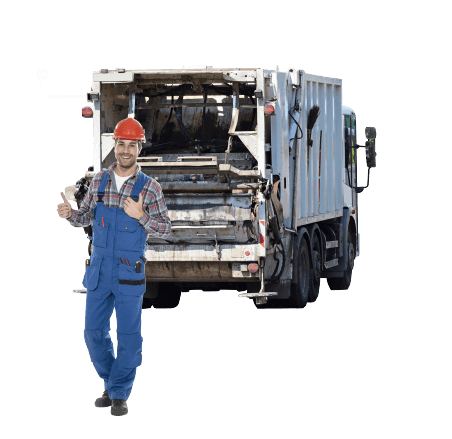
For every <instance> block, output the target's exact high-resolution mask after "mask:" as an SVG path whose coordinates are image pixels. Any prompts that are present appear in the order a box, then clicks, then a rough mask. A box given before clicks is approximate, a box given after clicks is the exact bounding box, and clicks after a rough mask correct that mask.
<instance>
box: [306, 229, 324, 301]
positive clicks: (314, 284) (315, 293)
mask: <svg viewBox="0 0 452 439" xmlns="http://www.w3.org/2000/svg"><path fill="white" fill-rule="evenodd" d="M311 248H312V269H311V282H310V286H309V295H308V302H315V301H316V300H317V297H319V291H320V272H321V270H322V254H321V249H320V242H319V238H318V236H317V235H316V233H314V234H313V235H312V246H311Z"/></svg>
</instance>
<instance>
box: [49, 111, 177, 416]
mask: <svg viewBox="0 0 452 439" xmlns="http://www.w3.org/2000/svg"><path fill="white" fill-rule="evenodd" d="M113 138H114V139H115V156H116V160H117V162H115V163H113V164H112V165H111V166H110V167H109V168H108V169H107V170H104V171H101V172H99V173H97V174H96V175H95V176H94V178H93V181H92V182H91V184H90V186H89V189H88V191H87V193H86V195H85V197H84V199H83V201H82V203H81V205H80V209H79V210H72V209H71V205H70V203H69V201H68V200H67V199H66V197H65V196H64V194H63V193H61V195H62V197H63V200H64V203H61V204H59V205H58V213H59V216H60V217H61V218H66V219H67V220H68V221H69V223H70V224H71V225H72V226H75V227H86V226H88V225H89V224H92V225H93V241H92V244H93V251H92V254H91V258H90V259H89V260H87V261H86V272H85V277H84V279H83V285H84V286H85V288H86V289H87V296H86V314H85V342H86V345H87V347H88V351H89V355H90V357H91V361H92V362H93V364H94V367H95V369H96V371H97V373H98V374H99V376H100V377H101V378H102V379H103V380H104V388H105V391H104V393H103V395H102V397H101V398H98V399H97V400H96V402H95V406H96V407H109V406H111V414H112V415H115V416H121V415H125V414H126V413H127V412H128V408H127V402H126V401H127V399H128V397H129V395H130V392H131V390H132V385H133V381H134V379H135V374H136V368H137V366H139V365H140V364H141V349H142V341H143V338H142V337H141V306H142V300H143V294H144V292H145V290H146V278H145V270H144V268H145V262H146V259H145V244H146V238H147V237H151V236H156V237H159V238H166V237H167V236H168V235H169V234H170V232H171V223H170V219H169V216H168V210H167V207H166V204H165V199H164V197H163V193H162V189H161V187H160V185H159V184H158V183H157V182H156V181H155V180H154V179H153V178H151V177H148V176H147V175H145V174H144V173H142V172H141V171H140V166H139V165H138V164H137V157H138V155H139V154H140V151H141V147H142V146H141V141H142V140H144V130H143V127H142V126H141V124H140V123H139V122H138V121H136V120H134V119H132V118H128V119H125V120H122V121H120V122H119V123H118V124H117V125H116V128H115V132H114V136H113ZM113 307H114V308H115V309H116V319H117V335H118V348H117V357H116V358H115V357H114V353H113V344H112V342H111V339H110V334H109V331H110V317H111V315H112V313H113Z"/></svg>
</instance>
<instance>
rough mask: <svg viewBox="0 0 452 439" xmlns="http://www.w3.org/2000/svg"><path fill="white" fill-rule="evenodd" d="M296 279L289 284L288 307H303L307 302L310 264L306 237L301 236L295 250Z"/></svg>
mask: <svg viewBox="0 0 452 439" xmlns="http://www.w3.org/2000/svg"><path fill="white" fill-rule="evenodd" d="M296 263H297V266H298V270H297V273H298V279H297V283H296V284H292V285H291V292H290V297H289V298H288V299H287V304H288V308H304V307H305V306H306V304H307V303H308V297H309V286H310V283H311V266H310V263H309V250H308V243H307V242H306V239H304V238H302V240H301V242H300V247H299V248H298V252H297V261H296Z"/></svg>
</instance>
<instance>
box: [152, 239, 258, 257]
mask: <svg viewBox="0 0 452 439" xmlns="http://www.w3.org/2000/svg"><path fill="white" fill-rule="evenodd" d="M257 247H258V245H256V244H242V245H241V244H220V248H221V261H249V262H257V261H258V259H259V253H258V252H259V250H258V248H257ZM246 251H248V252H249V253H250V254H249V255H248V256H247V255H245V252H246ZM145 255H146V260H147V261H148V262H149V261H218V260H219V259H218V254H217V252H216V250H215V243H212V244H211V245H208V244H202V245H198V244H193V245H191V244H190V245H188V244H187V245H183V244H179V245H177V244H176V245H172V244H166V245H165V244H161V245H156V244H147V245H146V250H145Z"/></svg>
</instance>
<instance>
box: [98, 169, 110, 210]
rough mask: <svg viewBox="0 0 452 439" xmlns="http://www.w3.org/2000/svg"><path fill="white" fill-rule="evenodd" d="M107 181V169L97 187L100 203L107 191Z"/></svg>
mask: <svg viewBox="0 0 452 439" xmlns="http://www.w3.org/2000/svg"><path fill="white" fill-rule="evenodd" d="M107 181H108V172H107V171H105V173H104V175H103V177H102V180H101V182H100V185H99V188H98V189H97V202H98V203H103V200H102V198H103V196H104V191H105V186H107Z"/></svg>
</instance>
